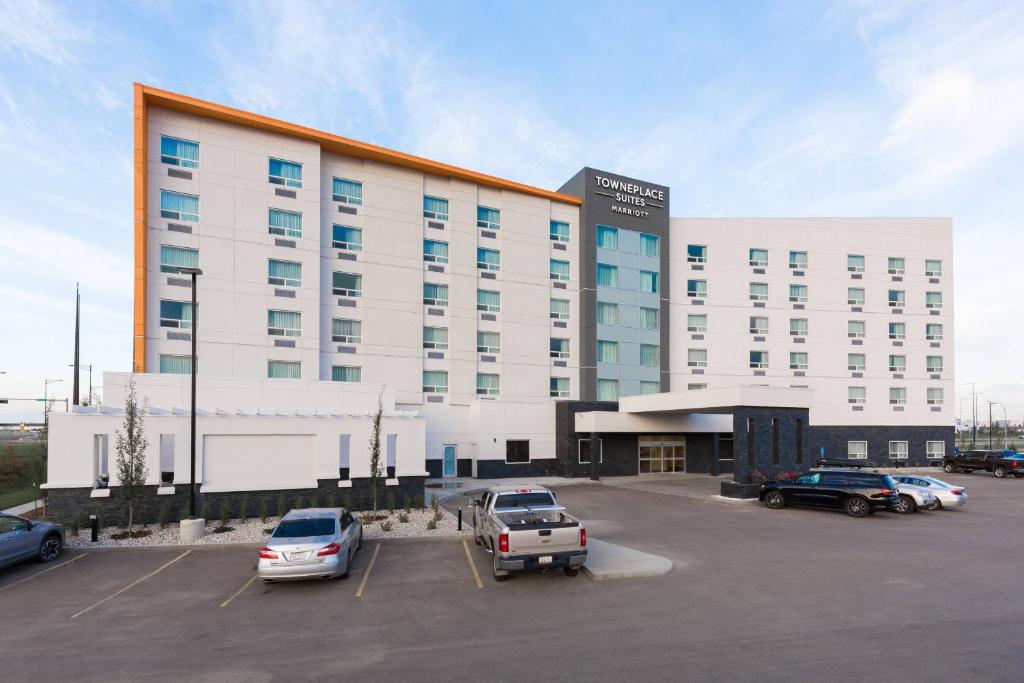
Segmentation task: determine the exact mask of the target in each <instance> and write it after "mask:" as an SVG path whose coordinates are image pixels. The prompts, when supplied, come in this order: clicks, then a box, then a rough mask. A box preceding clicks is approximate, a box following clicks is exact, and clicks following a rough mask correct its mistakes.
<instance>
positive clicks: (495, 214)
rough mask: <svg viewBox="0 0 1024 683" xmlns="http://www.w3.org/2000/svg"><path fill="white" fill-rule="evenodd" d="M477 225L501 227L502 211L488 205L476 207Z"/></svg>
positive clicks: (491, 228) (492, 228)
mask: <svg viewBox="0 0 1024 683" xmlns="http://www.w3.org/2000/svg"><path fill="white" fill-rule="evenodd" d="M476 227H478V228H487V229H488V230H497V229H499V228H500V227H501V211H499V210H498V209H490V208H488V207H486V206H478V207H476Z"/></svg>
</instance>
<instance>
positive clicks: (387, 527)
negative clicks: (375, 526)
mask: <svg viewBox="0 0 1024 683" xmlns="http://www.w3.org/2000/svg"><path fill="white" fill-rule="evenodd" d="M380 530H381V531H383V532H384V533H387V532H389V531H391V521H390V520H388V521H386V522H381V523H380Z"/></svg>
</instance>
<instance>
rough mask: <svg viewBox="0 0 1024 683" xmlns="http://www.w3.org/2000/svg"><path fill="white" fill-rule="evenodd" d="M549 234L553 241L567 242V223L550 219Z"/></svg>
mask: <svg viewBox="0 0 1024 683" xmlns="http://www.w3.org/2000/svg"><path fill="white" fill-rule="evenodd" d="M550 235H551V241H553V242H568V241H569V224H568V223H564V222H562V221H551V228H550Z"/></svg>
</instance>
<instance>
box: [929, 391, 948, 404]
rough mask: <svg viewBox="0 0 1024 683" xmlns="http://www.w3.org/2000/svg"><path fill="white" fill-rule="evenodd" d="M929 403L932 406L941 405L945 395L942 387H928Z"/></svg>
mask: <svg viewBox="0 0 1024 683" xmlns="http://www.w3.org/2000/svg"><path fill="white" fill-rule="evenodd" d="M927 396H928V405H930V406H941V405H942V401H943V399H944V397H943V391H942V388H941V387H930V388H929V389H928V394H927Z"/></svg>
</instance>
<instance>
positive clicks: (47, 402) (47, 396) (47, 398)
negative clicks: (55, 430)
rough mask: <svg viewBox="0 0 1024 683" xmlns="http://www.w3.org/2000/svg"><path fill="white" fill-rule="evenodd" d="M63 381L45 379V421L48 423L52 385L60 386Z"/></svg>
mask: <svg viewBox="0 0 1024 683" xmlns="http://www.w3.org/2000/svg"><path fill="white" fill-rule="evenodd" d="M63 381H64V380H62V379H44V380H43V421H44V422H45V421H46V416H47V415H48V414H49V412H50V385H51V384H58V383H60V382H63Z"/></svg>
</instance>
